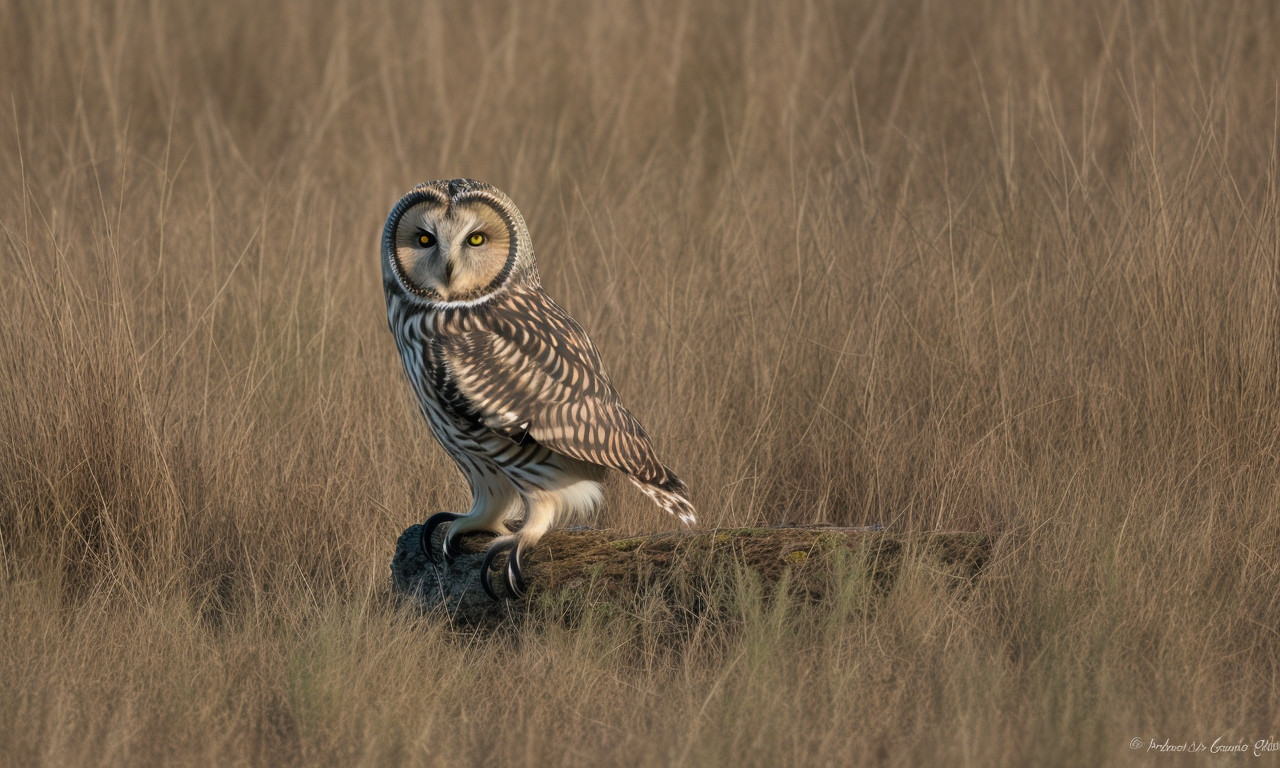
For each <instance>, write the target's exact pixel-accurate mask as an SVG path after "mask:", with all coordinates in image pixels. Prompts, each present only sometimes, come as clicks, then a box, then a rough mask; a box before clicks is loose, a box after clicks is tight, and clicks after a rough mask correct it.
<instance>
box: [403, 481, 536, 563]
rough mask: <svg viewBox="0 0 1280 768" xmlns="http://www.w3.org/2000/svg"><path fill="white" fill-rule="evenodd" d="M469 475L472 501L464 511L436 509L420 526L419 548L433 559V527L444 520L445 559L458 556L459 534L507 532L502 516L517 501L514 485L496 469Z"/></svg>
mask: <svg viewBox="0 0 1280 768" xmlns="http://www.w3.org/2000/svg"><path fill="white" fill-rule="evenodd" d="M470 479H471V493H472V502H471V509H470V511H468V512H467V514H465V515H459V514H457V513H456V512H437V513H436V514H434V515H432V516H431V517H429V518H427V522H426V523H424V524H423V526H422V543H421V546H422V552H423V554H425V555H426V556H427V559H428V560H430V561H431V562H433V563H434V562H436V558H435V554H434V553H433V552H432V551H431V549H432V545H431V537H432V535H433V534H434V533H435V530H436V528H439V527H440V526H441V525H443V524H444V523H451V525H450V526H449V530H447V531H445V534H444V539H443V541H441V543H440V550H441V553H442V554H443V555H444V559H445V561H446V562H452V561H453V558H455V557H457V556H458V550H457V548H456V543H457V540H458V537H460V536H464V535H466V534H468V533H474V532H476V531H484V532H486V533H496V534H500V535H501V534H505V533H507V526H506V524H505V523H504V522H503V520H504V519H505V518H506V516H507V514H508V513H509V512H510V510H511V507H512V505H513V504H515V503H516V499H517V497H516V489H515V488H514V487H513V486H512V485H511V483H510V481H508V480H507V479H506V478H505V477H503V476H502V474H501V473H499V472H497V471H496V470H494V471H493V472H492V473H488V472H483V473H481V474H480V475H479V476H478V477H472V478H470Z"/></svg>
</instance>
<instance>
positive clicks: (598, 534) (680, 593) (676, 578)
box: [391, 525, 991, 627]
mask: <svg viewBox="0 0 1280 768" xmlns="http://www.w3.org/2000/svg"><path fill="white" fill-rule="evenodd" d="M446 529H447V527H446V526H441V528H439V529H437V533H436V535H435V537H434V538H435V542H433V544H434V546H433V551H436V552H438V551H439V546H440V536H441V535H443V533H444V531H445V530H446ZM421 536H422V526H421V525H412V526H409V528H407V529H406V530H405V531H404V532H403V533H402V534H400V539H399V541H397V543H396V552H395V556H394V557H393V558H392V561H391V575H392V583H393V585H394V589H395V592H396V593H397V594H398V595H399V596H400V597H401V598H403V599H404V600H405V601H407V602H408V603H410V604H411V605H415V606H417V607H419V608H421V609H423V610H426V611H444V612H447V613H448V614H449V615H450V616H451V617H452V619H453V621H454V622H455V623H457V624H460V625H464V626H472V627H477V626H479V627H483V626H496V625H498V624H501V623H503V622H504V621H510V620H512V619H517V618H520V617H521V616H523V615H525V614H526V613H527V612H529V610H530V608H532V607H534V606H537V605H543V606H546V605H560V606H565V605H581V604H584V603H586V604H592V603H598V602H601V601H603V602H609V601H613V602H620V603H624V602H626V601H628V600H634V598H635V597H636V595H638V594H639V593H641V592H642V591H644V590H653V589H654V588H656V589H657V590H659V592H660V593H661V594H662V596H663V599H664V600H666V601H668V602H670V603H672V608H674V609H676V610H679V611H681V612H683V613H685V614H686V615H693V614H697V613H698V612H700V611H701V610H703V609H705V603H706V601H705V596H706V595H707V594H709V592H710V590H711V587H712V586H713V581H714V580H715V579H717V578H723V575H724V574H726V573H730V574H733V573H745V572H750V573H752V574H753V578H757V579H758V580H759V582H760V583H761V584H762V585H764V586H766V587H770V586H773V585H776V584H777V583H779V582H780V580H784V579H785V581H786V584H787V586H788V588H790V589H791V590H793V591H795V592H796V593H798V594H800V595H802V596H803V597H804V598H805V599H811V600H820V599H822V597H823V596H824V595H825V594H826V592H827V587H828V582H829V580H830V579H831V578H832V577H833V574H834V573H836V572H838V566H839V564H840V563H841V562H843V563H845V564H846V566H847V564H848V563H850V562H852V563H854V564H855V565H854V567H856V568H859V569H861V570H862V571H863V574H862V575H863V576H865V577H866V578H867V579H868V580H869V581H870V582H871V583H872V584H873V586H874V587H875V588H876V589H879V590H887V589H888V588H889V587H890V586H891V584H892V582H893V579H894V577H895V575H896V574H897V572H898V570H899V566H900V564H901V562H902V561H903V559H904V557H905V556H908V555H911V556H913V557H919V558H924V559H925V560H927V561H928V562H929V564H930V568H931V569H935V570H937V571H938V572H940V573H943V574H945V575H946V576H948V577H949V578H951V579H953V580H955V581H956V582H959V583H968V582H971V581H972V580H973V579H974V578H975V577H976V576H977V575H978V573H979V571H980V570H981V568H982V567H983V564H984V563H985V562H986V561H987V559H988V557H989V556H990V551H991V540H990V538H989V537H987V536H984V535H982V534H976V533H927V534H921V533H917V534H901V533H893V532H890V531H886V530H880V529H878V528H836V527H829V526H807V527H785V528H728V529H708V530H701V531H694V532H682V533H657V534H650V535H646V536H621V535H618V534H616V533H615V532H611V531H606V530H594V529H576V530H557V531H552V532H550V533H548V534H547V535H546V536H545V537H543V538H542V539H541V540H540V541H539V542H538V544H537V546H536V547H534V548H533V549H532V550H531V551H530V552H529V553H528V554H527V555H525V556H524V557H522V558H521V560H522V565H523V566H524V569H523V570H524V576H525V579H526V582H527V585H528V595H527V596H525V597H524V598H521V599H507V600H502V601H494V600H492V599H490V598H489V597H488V596H487V595H486V594H485V593H484V591H483V589H481V586H480V566H481V561H482V560H483V558H484V552H485V549H486V548H487V546H488V544H489V542H490V541H491V539H490V538H489V537H487V536H483V535H477V536H469V537H466V538H464V539H463V540H462V541H461V542H460V544H461V546H460V549H461V550H462V554H460V555H459V556H458V557H457V558H455V559H454V560H453V562H451V563H445V562H443V561H442V560H440V559H439V558H437V560H438V562H436V563H432V562H429V561H428V560H427V559H426V557H425V556H424V555H423V554H422V551H421V548H420V542H421ZM504 562H505V556H500V557H499V558H498V564H502V563H504ZM491 581H492V583H493V584H494V588H495V589H496V590H498V592H499V594H506V593H505V591H504V590H503V579H502V574H501V570H500V569H497V568H495V570H494V572H493V575H492V579H491Z"/></svg>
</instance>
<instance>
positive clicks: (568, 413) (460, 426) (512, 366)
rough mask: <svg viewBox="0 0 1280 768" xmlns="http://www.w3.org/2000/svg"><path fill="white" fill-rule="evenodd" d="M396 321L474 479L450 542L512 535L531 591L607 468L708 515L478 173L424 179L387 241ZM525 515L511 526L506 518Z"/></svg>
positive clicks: (418, 384)
mask: <svg viewBox="0 0 1280 768" xmlns="http://www.w3.org/2000/svg"><path fill="white" fill-rule="evenodd" d="M382 251H383V254H382V265H383V283H384V287H385V289H386V297H387V317H388V321H389V323H390V325H391V331H392V334H393V335H394V336H395V339H396V346H397V347H398V348H399V350H400V357H401V360H402V361H403V363H404V366H405V371H406V373H407V374H408V376H409V381H410V384H411V385H412V386H413V389H414V393H415V394H416V395H417V397H418V402H419V405H420V406H421V408H422V412H423V415H424V416H425V417H426V419H427V422H428V424H429V425H430V426H431V429H432V432H433V433H434V434H435V436H436V438H437V439H438V440H439V441H440V444H441V445H442V446H443V447H444V448H445V450H446V451H447V452H448V453H449V455H450V456H451V457H452V458H453V459H454V462H455V463H456V464H457V465H458V468H459V469H460V470H461V471H462V473H463V475H464V476H465V477H466V478H467V480H468V482H469V483H470V485H471V490H472V495H473V503H472V507H471V510H470V512H468V513H467V514H466V515H457V514H454V513H439V514H437V515H433V516H432V517H431V518H430V519H429V520H428V521H427V524H426V525H425V526H424V536H423V547H424V551H426V552H427V554H428V556H431V552H430V539H431V531H433V530H434V529H435V527H437V526H438V525H440V524H441V523H443V522H447V521H452V525H451V526H450V527H449V530H448V532H447V533H446V535H445V538H444V542H443V544H442V548H443V551H444V554H445V556H446V557H450V556H451V554H452V552H453V542H454V540H455V539H456V538H457V537H458V536H459V535H461V534H464V533H468V532H471V531H493V532H496V533H499V534H501V535H500V536H499V538H498V539H497V540H496V541H495V542H494V544H493V545H492V546H491V547H490V549H489V552H488V554H487V555H486V564H485V573H484V575H483V577H482V578H483V586H484V588H485V590H486V591H487V592H489V594H490V595H494V592H493V590H492V587H491V586H490V585H489V583H488V568H489V566H490V565H491V563H492V561H493V558H494V557H495V556H496V555H497V554H499V553H501V552H503V551H509V552H510V556H509V557H508V560H507V568H506V580H507V585H508V588H509V589H510V591H511V592H512V593H514V594H517V595H519V594H521V593H522V592H523V584H522V579H521V577H520V556H521V553H522V551H524V550H525V549H527V548H528V547H529V546H532V545H533V544H534V543H535V542H536V541H537V540H538V539H539V538H540V537H541V536H542V535H543V534H544V533H545V532H546V531H547V530H549V529H550V528H551V527H552V526H555V525H563V524H564V523H565V522H567V521H569V520H572V519H574V518H578V517H583V516H588V515H590V514H592V513H594V512H595V511H596V509H597V508H598V507H599V504H600V501H601V499H602V494H601V489H600V485H599V481H600V479H601V478H602V476H603V472H604V470H606V469H615V470H618V471H620V472H623V473H625V474H626V475H627V476H628V477H629V478H630V479H631V480H632V482H634V483H635V484H636V485H637V486H639V487H640V489H641V490H643V491H644V492H645V493H646V494H647V495H649V496H650V497H651V498H652V499H653V500H654V501H655V502H656V503H657V504H658V505H659V506H660V507H662V508H663V509H664V510H666V511H667V512H669V513H671V514H672V515H674V516H676V517H677V518H678V519H679V520H680V521H681V522H683V523H684V524H686V525H692V524H693V523H694V522H695V518H694V509H693V505H692V504H691V503H690V502H689V499H688V491H687V489H686V487H685V485H684V483H683V482H682V481H681V480H680V479H679V478H678V477H676V475H675V473H673V472H672V471H671V470H670V469H668V468H667V467H666V466H665V465H664V464H663V463H662V462H661V461H660V460H659V459H658V456H657V454H656V452H655V451H654V448H653V444H652V441H651V440H650V439H649V436H648V434H647V433H646V432H645V430H644V428H643V427H642V426H641V425H640V423H639V421H637V420H636V418H635V417H634V416H633V415H632V414H631V413H630V412H629V411H627V409H626V408H625V407H623V405H622V402H621V400H620V398H619V397H618V393H617V391H615V390H614V388H613V385H612V384H611V383H610V382H609V378H608V375H607V374H606V373H605V372H604V367H603V365H602V363H601V361H600V355H599V353H598V352H597V351H596V348H595V346H594V345H593V344H592V343H591V340H590V338H588V337H587V334H586V332H585V331H584V330H583V329H582V327H581V326H580V325H578V324H577V323H576V322H575V321H574V320H573V318H571V317H570V316H569V314H568V313H567V312H565V311H564V310H563V309H561V308H560V307H559V306H558V305H556V303H555V302H554V301H552V300H551V297H549V296H548V295H547V294H546V293H545V292H544V291H543V290H542V287H541V285H540V283H539V280H538V272H537V266H536V264H535V262H534V259H533V246H532V243H531V242H530V240H529V234H528V231H527V229H526V227H525V224H524V219H523V217H522V216H521V215H520V212H519V211H518V210H517V209H516V208H515V206H514V205H513V204H512V203H511V201H510V200H509V199H508V198H507V196H506V195H504V194H503V193H502V192H499V191H498V190H496V189H494V188H493V187H490V186H489V185H487V184H482V183H480V182H476V181H471V180H469V179H454V180H452V181H433V182H427V183H426V184H422V185H419V186H418V187H415V188H414V189H413V190H412V191H411V192H409V194H407V195H405V197H403V198H401V200H400V201H399V202H398V203H397V204H396V206H395V207H394V208H393V209H392V211H391V214H390V216H388V218H387V225H386V228H385V230H384V232H383V240H382ZM520 517H523V519H524V525H523V526H522V527H521V528H520V530H519V531H518V532H517V533H510V532H509V531H508V529H507V527H506V524H505V521H507V520H511V519H515V518H520Z"/></svg>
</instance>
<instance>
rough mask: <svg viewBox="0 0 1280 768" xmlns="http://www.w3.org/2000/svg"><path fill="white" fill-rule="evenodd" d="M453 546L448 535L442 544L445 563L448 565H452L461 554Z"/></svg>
mask: <svg viewBox="0 0 1280 768" xmlns="http://www.w3.org/2000/svg"><path fill="white" fill-rule="evenodd" d="M451 544H452V541H451V539H450V537H449V534H448V533H446V534H445V535H444V541H442V542H440V551H441V552H442V553H444V561H445V562H446V563H452V562H453V559H454V558H455V557H457V556H458V554H459V552H458V550H457V549H455V548H454V547H453V546H452V545H451Z"/></svg>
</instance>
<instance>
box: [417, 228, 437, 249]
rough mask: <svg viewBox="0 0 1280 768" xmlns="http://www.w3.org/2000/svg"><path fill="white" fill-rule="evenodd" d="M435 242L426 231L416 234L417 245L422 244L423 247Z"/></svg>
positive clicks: (428, 246)
mask: <svg viewBox="0 0 1280 768" xmlns="http://www.w3.org/2000/svg"><path fill="white" fill-rule="evenodd" d="M435 244H436V239H435V238H434V237H432V236H431V235H429V234H427V233H426V232H423V233H422V234H420V235H418V245H420V246H422V247H423V248H430V247H431V246H433V245H435Z"/></svg>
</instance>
